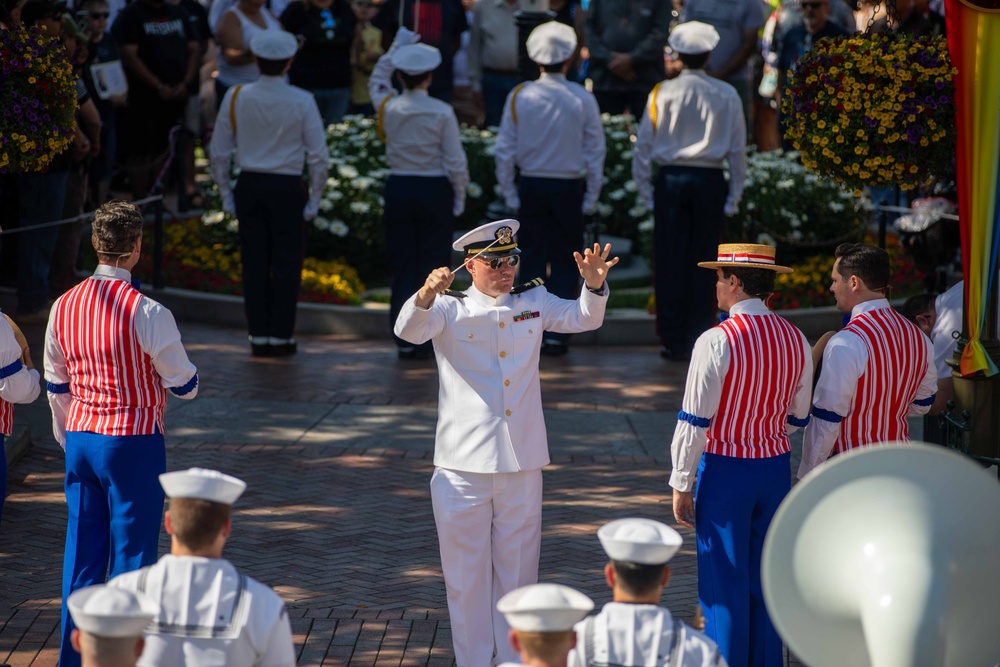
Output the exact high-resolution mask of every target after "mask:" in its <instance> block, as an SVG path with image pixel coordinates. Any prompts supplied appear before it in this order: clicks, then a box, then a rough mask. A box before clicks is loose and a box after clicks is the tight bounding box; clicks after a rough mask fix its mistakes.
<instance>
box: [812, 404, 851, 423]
mask: <svg viewBox="0 0 1000 667" xmlns="http://www.w3.org/2000/svg"><path fill="white" fill-rule="evenodd" d="M812 413H813V416H815V417H818V418H820V419H822V420H823V421H826V422H832V423H834V424H839V423H840V422H842V421H844V418H843V417H841V416H840V415H838V414H837V413H836V412H833V411H831V410H824V409H823V408H817V407H816V406H815V405H814V406H813V411H812Z"/></svg>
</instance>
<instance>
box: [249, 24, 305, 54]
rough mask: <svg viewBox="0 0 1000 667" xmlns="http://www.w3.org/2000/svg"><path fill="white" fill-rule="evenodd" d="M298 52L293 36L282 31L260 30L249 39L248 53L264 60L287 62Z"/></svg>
mask: <svg viewBox="0 0 1000 667" xmlns="http://www.w3.org/2000/svg"><path fill="white" fill-rule="evenodd" d="M298 50H299V41H298V40H297V39H295V35H293V34H292V33H290V32H285V31H284V30H261V31H260V32H258V33H257V34H256V35H254V36H253V37H252V38H251V39H250V53H252V54H254V55H255V56H257V57H258V58H263V59H264V60H287V59H288V58H291V57H292V56H294V55H295V53H296V52H297V51H298Z"/></svg>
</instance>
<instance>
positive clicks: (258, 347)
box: [250, 343, 271, 357]
mask: <svg viewBox="0 0 1000 667" xmlns="http://www.w3.org/2000/svg"><path fill="white" fill-rule="evenodd" d="M250 352H251V353H252V354H253V356H255V357H270V356H271V346H270V345H267V344H264V343H250Z"/></svg>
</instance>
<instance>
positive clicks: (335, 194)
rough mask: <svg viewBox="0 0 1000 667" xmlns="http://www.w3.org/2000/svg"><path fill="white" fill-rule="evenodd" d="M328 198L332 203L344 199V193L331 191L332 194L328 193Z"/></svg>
mask: <svg viewBox="0 0 1000 667" xmlns="http://www.w3.org/2000/svg"><path fill="white" fill-rule="evenodd" d="M326 197H327V199H329V200H330V201H337V200H338V199H343V198H344V193H343V192H341V191H340V190H331V191H330V192H328V193H326Z"/></svg>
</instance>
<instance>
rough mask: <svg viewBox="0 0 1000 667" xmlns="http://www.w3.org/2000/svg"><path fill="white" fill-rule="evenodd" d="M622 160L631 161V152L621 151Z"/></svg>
mask: <svg viewBox="0 0 1000 667" xmlns="http://www.w3.org/2000/svg"><path fill="white" fill-rule="evenodd" d="M622 159H623V160H631V159H632V151H622Z"/></svg>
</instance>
